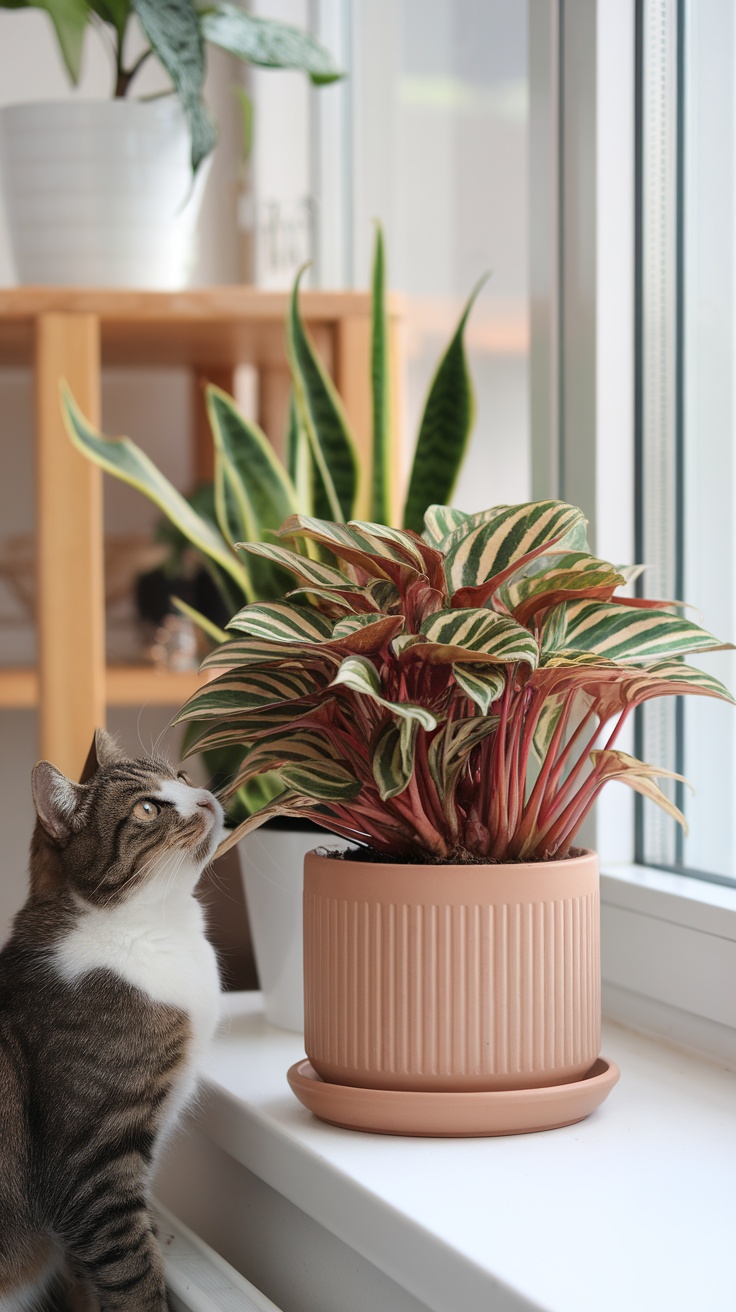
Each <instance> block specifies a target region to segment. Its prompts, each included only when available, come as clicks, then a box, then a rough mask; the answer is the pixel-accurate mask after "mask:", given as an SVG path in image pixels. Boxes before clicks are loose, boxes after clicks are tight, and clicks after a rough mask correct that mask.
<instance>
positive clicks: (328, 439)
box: [287, 269, 358, 521]
mask: <svg viewBox="0 0 736 1312" xmlns="http://www.w3.org/2000/svg"><path fill="white" fill-rule="evenodd" d="M303 274H304V269H302V270H301V271H300V273H299V274H298V275H297V278H296V282H295V283H294V290H293V293H292V297H291V308H290V313H289V318H288V324H287V345H288V352H289V363H290V365H291V371H292V379H293V383H294V400H295V405H296V409H297V414H298V417H299V422H300V424H302V425H303V427H304V430H305V432H306V434H307V438H308V440H309V446H310V450H311V454H312V458H313V460H314V464H315V467H316V471H317V474H318V495H317V496H316V498H315V502H314V508H315V510H316V511H317V514H318V515H320V516H323V515H327V516H330V517H331V518H332V519H336V520H343V521H344V520H348V519H349V518H350V516H351V515H352V513H353V509H354V507H355V501H356V495H357V488H358V455H357V446H356V442H355V438H354V437H353V434H352V432H351V429H350V425H349V423H348V420H347V416H346V414H345V411H344V409H343V404H342V401H341V400H340V397H339V396H338V393H337V389H336V388H335V385H334V383H333V381H332V379H331V378H330V376H329V374H328V373H327V371H326V370H325V368H324V366H323V365H322V362H321V360H320V358H319V356H318V355H317V353H316V351H315V349H314V346H313V345H312V342H311V340H310V338H309V335H308V333H307V332H306V329H305V327H304V324H303V323H302V319H301V314H300V311H299V283H300V281H301V278H302V276H303Z"/></svg>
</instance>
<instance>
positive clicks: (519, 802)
mask: <svg viewBox="0 0 736 1312" xmlns="http://www.w3.org/2000/svg"><path fill="white" fill-rule="evenodd" d="M529 702H530V699H529V697H528V696H527V690H526V688H525V689H524V691H523V693H522V694H521V697H519V698H518V699H517V703H516V710H515V714H514V718H513V721H512V730H511V734H512V737H511V742H512V747H511V763H510V780H511V783H510V790H509V836H510V835H511V834H513V833H514V832H515V830H516V826H517V825H518V823H519V819H520V816H521V810H522V807H523V805H524V782H525V778H523V777H522V774H521V743H522V738H523V735H524V727H525V721H526V712H527V710H528V707H529Z"/></svg>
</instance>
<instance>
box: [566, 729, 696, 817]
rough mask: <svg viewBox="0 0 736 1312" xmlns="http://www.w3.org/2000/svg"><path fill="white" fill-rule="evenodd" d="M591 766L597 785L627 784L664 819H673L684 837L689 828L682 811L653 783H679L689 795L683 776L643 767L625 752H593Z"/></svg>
mask: <svg viewBox="0 0 736 1312" xmlns="http://www.w3.org/2000/svg"><path fill="white" fill-rule="evenodd" d="M590 758H591V760H592V762H593V769H594V773H595V779H596V781H597V783H599V784H603V783H607V782H608V780H610V779H618V781H619V783H622V784H628V786H629V788H633V789H634V790H635V792H637V793H641V794H642V796H643V797H648V798H650V800H651V801H652V802H656V803H657V806H660V807H661V808H662V810H663V811H666V812H667V815H669V816H672V819H673V820H676V821H677V823H678V824H679V825H682V828H683V830H684V832H685V834H687V832H688V826H687V820H686V819H685V817H684V815H683V814H682V811H680V810H679V808H678V807H676V806H675V804H674V802H671V801H670V799H669V797H667V795H666V793H663V792H662V789H661V788H660V787H659V785H658V784H657V783H655V779H657V778H662V779H677V780H679V782H680V783H684V784H687V786H688V788H690V789H691V791H692V785H691V784H690V783H689V781H688V780H687V779H686V778H685V776H684V775H682V774H675V772H674V770H663V769H662V767H661V766H658V765H646V764H645V762H644V761H639V760H637V759H636V757H635V756H629V755H628V753H627V752H619V751H615V750H614V749H610V748H609V749H608V750H607V751H594V752H591V753H590Z"/></svg>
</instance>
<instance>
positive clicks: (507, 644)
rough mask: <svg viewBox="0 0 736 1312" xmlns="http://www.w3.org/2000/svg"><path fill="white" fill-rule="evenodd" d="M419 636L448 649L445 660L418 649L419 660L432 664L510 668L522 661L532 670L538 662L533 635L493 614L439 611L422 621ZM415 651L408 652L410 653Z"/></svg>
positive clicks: (438, 654) (505, 618)
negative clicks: (490, 663)
mask: <svg viewBox="0 0 736 1312" xmlns="http://www.w3.org/2000/svg"><path fill="white" fill-rule="evenodd" d="M422 633H423V634H424V636H425V637H426V638H427V640H428V642H429V643H431V644H434V645H435V646H436V647H439V648H442V647H446V648H447V659H446V660H444V659H443V658H442V655H441V653H430V652H428V651H427V649H426V647H417V648H416V651H417V652H418V653H419V654H420V657H421V659H423V660H424V659H426V660H429V661H430V662H431V663H438V662H439V663H441V664H446V663H453V664H454V663H455V661H461V662H463V661H471V662H479V663H482V664H485V663H486V662H487V661H490V662H493V663H495V664H503V665H510V664H515V663H516V662H517V661H525V662H526V663H527V664H528V665H530V666H531V668H532V669H535V668H536V665H537V663H538V660H539V648H538V646H537V642H536V640H535V638H534V637H533V636H532V634H531V633H529V632H528V631H527V630H526V629H524V628H522V627H521V625H520V624H517V623H516V621H515V620H512V619H508V618H507V617H506V616H504V615H497V614H496V613H495V611H492V610H483V609H482V608H479V609H476V610H441V611H438V612H437V613H436V614H435V615H430V616H429V618H428V619H426V620H425V621H424V623H423V624H422ZM414 650H415V649H414V648H411V649H410V653H411V652H412V651H414Z"/></svg>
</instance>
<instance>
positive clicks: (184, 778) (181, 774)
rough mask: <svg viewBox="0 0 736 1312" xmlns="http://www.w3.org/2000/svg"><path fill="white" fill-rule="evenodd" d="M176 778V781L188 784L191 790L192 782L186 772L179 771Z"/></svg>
mask: <svg viewBox="0 0 736 1312" xmlns="http://www.w3.org/2000/svg"><path fill="white" fill-rule="evenodd" d="M176 777H177V779H181V781H182V783H183V784H189V787H190V788H191V786H192V781H191V779H190V778H189V775H188V774H187V772H186V770H180V771H179V773H178V775H177V776H176Z"/></svg>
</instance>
